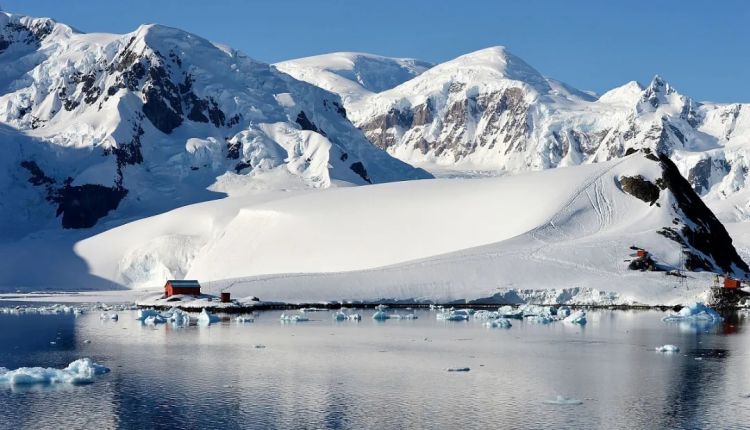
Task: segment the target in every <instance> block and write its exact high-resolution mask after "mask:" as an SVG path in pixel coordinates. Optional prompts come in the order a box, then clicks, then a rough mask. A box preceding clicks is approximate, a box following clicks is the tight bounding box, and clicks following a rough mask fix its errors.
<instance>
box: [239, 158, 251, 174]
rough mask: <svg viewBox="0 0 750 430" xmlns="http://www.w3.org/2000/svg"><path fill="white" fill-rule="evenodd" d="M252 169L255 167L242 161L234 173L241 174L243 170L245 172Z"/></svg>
mask: <svg viewBox="0 0 750 430" xmlns="http://www.w3.org/2000/svg"><path fill="white" fill-rule="evenodd" d="M252 167H253V165H252V164H250V163H247V162H244V161H240V162H239V163H237V164H236V165H235V166H234V171H235V172H237V173H240V172H241V171H243V170H245V169H247V168H252Z"/></svg>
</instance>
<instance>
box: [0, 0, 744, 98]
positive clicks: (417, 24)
mask: <svg viewBox="0 0 750 430" xmlns="http://www.w3.org/2000/svg"><path fill="white" fill-rule="evenodd" d="M0 4H1V5H2V7H3V9H4V10H7V11H11V12H15V13H22V14H27V15H33V16H50V17H53V18H55V19H57V20H58V21H61V22H65V23H67V24H69V25H72V26H74V27H76V28H78V29H79V30H82V31H86V32H94V31H107V32H116V33H125V32H129V31H132V30H134V29H135V28H136V27H137V26H138V25H139V24H141V23H150V22H156V23H160V24H165V25H170V26H174V27H179V28H182V29H185V30H188V31H191V32H193V33H197V34H199V35H201V36H203V37H206V38H207V39H210V40H212V41H215V42H221V43H225V44H227V45H230V46H232V47H235V48H238V49H240V50H242V51H244V52H245V53H247V54H248V55H250V56H251V57H253V58H256V59H258V60H262V61H266V62H275V61H279V60H284V59H289V58H296V57H302V56H307V55H313V54H318V53H325V52H331V51H362V52H371V53H376V54H382V55H389V56H405V57H416V58H420V59H424V60H427V61H432V62H440V61H445V60H448V59H451V58H453V57H456V56H458V55H461V54H463V53H467V52H470V51H474V50H477V49H481V48H484V47H487V46H492V45H505V46H506V47H508V49H509V50H510V51H511V52H513V53H515V54H516V55H518V56H520V57H521V58H523V59H525V60H526V61H527V62H528V63H530V64H531V65H532V66H534V67H535V68H536V69H538V70H539V71H540V72H542V73H543V74H545V75H547V76H550V77H553V78H556V79H559V80H562V81H564V82H567V83H569V84H571V85H573V86H575V87H578V88H580V89H590V90H594V91H597V92H602V91H605V90H607V89H610V88H612V87H614V86H617V85H620V84H623V83H625V82H627V81H630V80H637V81H639V82H642V83H647V82H648V81H650V80H651V78H652V77H653V75H654V74H657V73H658V74H661V75H662V76H664V77H665V79H667V80H668V81H669V82H670V83H672V84H673V85H674V86H675V87H676V88H677V89H678V90H679V91H680V92H682V93H685V94H687V95H690V96H692V97H695V98H697V99H699V100H713V101H725V102H726V101H744V102H750V85H748V78H750V25H748V23H750V1H743V0H726V1H722V0H715V1H711V2H709V1H697V0H696V1H690V0H682V1H678V0H661V1H660V0H651V1H646V0H632V1H614V0H613V1H610V0H597V1H590V0H568V1H562V0H560V1H553V0H549V1H535V0H526V1H476V0H462V1H452V2H448V1H439V0H433V1H414V0H398V1H394V0H371V1H356V0H318V1H315V0H307V1H297V0H286V1H285V0H258V1H248V0H246V1H242V0H216V1H212V2H205V1H196V0H127V1H109V0H71V1H61V0H33V1H29V0H12V1H7V0H6V1H2V2H1V3H0Z"/></svg>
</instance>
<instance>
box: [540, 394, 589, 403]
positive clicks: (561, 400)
mask: <svg viewBox="0 0 750 430" xmlns="http://www.w3.org/2000/svg"><path fill="white" fill-rule="evenodd" d="M544 403H545V404H547V405H582V404H583V402H582V401H581V400H578V399H574V398H572V397H565V396H559V395H558V396H557V397H555V398H554V399H551V400H545V401H544Z"/></svg>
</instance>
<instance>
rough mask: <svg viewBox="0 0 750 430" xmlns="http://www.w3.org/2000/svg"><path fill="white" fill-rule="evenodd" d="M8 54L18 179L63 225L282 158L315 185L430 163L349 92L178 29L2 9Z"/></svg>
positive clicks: (1, 78) (180, 196)
mask: <svg viewBox="0 0 750 430" xmlns="http://www.w3.org/2000/svg"><path fill="white" fill-rule="evenodd" d="M0 66H2V67H0V70H1V72H0V121H1V122H2V123H4V124H5V125H7V126H9V127H8V129H7V133H6V134H7V135H8V137H9V140H11V141H12V142H11V143H9V144H7V145H5V147H4V148H3V149H2V151H3V152H4V153H3V157H2V158H3V160H2V163H3V167H4V168H6V169H9V171H10V172H11V173H9V174H8V175H10V176H13V178H9V179H8V183H11V182H12V181H11V179H13V180H19V179H20V181H18V182H14V183H16V184H17V183H22V184H25V186H26V187H27V188H32V189H30V190H26V194H24V193H23V192H22V190H17V191H18V197H17V198H18V199H20V200H22V201H23V200H27V203H28V200H29V199H31V200H33V201H35V202H38V201H39V199H40V198H43V200H46V201H47V202H48V204H49V205H50V207H51V209H54V211H55V212H56V213H57V215H58V216H62V225H63V227H66V228H81V227H90V226H91V225H93V224H95V223H96V222H97V220H98V219H100V218H101V217H103V216H105V215H106V214H108V213H110V211H117V210H118V208H121V207H122V205H121V203H122V204H124V205H125V207H126V210H127V211H128V212H129V214H130V215H131V216H132V215H136V216H137V214H138V212H139V211H141V210H142V212H143V213H144V214H147V213H153V212H156V211H160V210H165V209H169V208H171V207H175V206H178V205H182V204H187V203H192V202H195V201H200V200H203V199H206V198H212V197H211V195H212V194H215V193H210V192H207V191H206V188H209V187H212V186H214V187H215V186H216V184H217V182H221V181H222V178H223V179H226V176H227V175H230V176H231V175H245V176H251V177H253V176H257V175H262V174H264V172H269V171H272V170H278V169H281V170H284V171H285V172H287V174H288V175H289V176H290V177H292V178H296V179H295V180H297V181H298V182H300V183H301V184H303V185H306V186H311V187H327V186H330V185H331V183H332V181H344V182H348V183H353V184H358V185H359V184H369V183H376V182H386V181H392V180H405V179H418V178H427V177H430V175H429V174H427V173H426V172H424V171H422V170H420V169H415V168H413V167H411V166H409V165H407V164H405V163H403V162H401V161H399V160H397V159H394V158H393V157H391V156H389V155H388V154H386V153H385V152H383V151H381V150H379V149H377V148H375V147H373V146H372V145H370V144H369V142H368V141H367V140H366V139H365V137H364V136H363V134H362V133H361V132H360V131H359V130H358V129H356V128H355V127H354V126H353V125H352V124H351V123H350V122H349V121H348V119H347V118H346V115H345V111H344V109H343V106H342V102H341V100H340V99H339V97H338V96H336V95H334V94H331V93H329V92H326V91H324V90H321V89H319V88H317V87H314V86H312V85H310V84H307V83H304V82H300V81H297V80H295V79H293V78H291V77H290V76H288V75H286V74H283V73H281V72H278V71H277V70H276V69H274V68H272V67H270V66H268V65H266V64H263V63H259V62H257V61H254V60H252V59H250V58H248V57H247V56H245V55H244V54H242V53H239V52H237V51H232V50H229V49H227V48H220V47H217V46H215V45H213V44H212V43H210V42H208V41H206V40H204V39H202V38H200V37H198V36H195V35H192V34H189V33H186V32H183V31H180V30H177V29H173V28H168V27H163V26H158V25H145V26H141V27H140V28H138V29H137V30H136V31H135V32H133V33H131V34H126V35H113V34H90V35H89V34H82V33H78V32H76V31H75V30H73V29H71V28H70V27H68V26H65V25H63V24H59V23H55V22H54V21H52V20H50V19H32V18H28V17H21V16H16V15H10V14H0ZM219 188H220V187H219ZM215 195H216V196H218V195H219V194H215ZM165 197H166V198H165ZM11 206H12V205H11ZM11 206H8V205H6V206H3V208H2V210H3V211H7V213H5V214H3V215H2V217H3V218H4V219H5V218H8V219H12V218H13V216H12V215H11V214H12V213H13V212H14V211H15V212H18V208H13V207H11ZM139 208H140V209H139ZM47 216H48V215H47V214H44V215H41V214H40V215H39V223H43V222H44V220H45V219H46V217H47Z"/></svg>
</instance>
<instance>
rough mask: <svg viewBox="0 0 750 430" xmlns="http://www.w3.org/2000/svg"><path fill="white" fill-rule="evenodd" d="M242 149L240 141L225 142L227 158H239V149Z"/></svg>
mask: <svg viewBox="0 0 750 430" xmlns="http://www.w3.org/2000/svg"><path fill="white" fill-rule="evenodd" d="M241 149H242V143H240V142H239V141H237V140H235V141H234V142H232V141H229V142H227V158H228V159H230V160H239V158H240V150H241Z"/></svg>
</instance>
